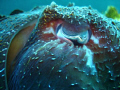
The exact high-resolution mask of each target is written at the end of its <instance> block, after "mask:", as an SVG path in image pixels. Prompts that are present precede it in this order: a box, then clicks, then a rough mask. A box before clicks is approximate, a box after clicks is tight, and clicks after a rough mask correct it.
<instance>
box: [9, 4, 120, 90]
mask: <svg viewBox="0 0 120 90" xmlns="http://www.w3.org/2000/svg"><path fill="white" fill-rule="evenodd" d="M99 14H100V13H98V12H97V11H94V10H93V9H91V8H90V7H77V6H71V7H63V6H58V5H56V4H55V3H52V4H51V5H50V6H47V7H46V8H45V9H44V11H43V12H42V14H41V15H40V17H39V19H38V22H37V23H34V25H33V26H32V27H31V28H32V30H31V29H30V30H31V31H30V33H29V34H27V35H28V36H27V35H26V33H25V32H24V34H25V35H24V39H22V41H21V42H22V47H21V46H20V47H21V48H20V49H19V50H18V51H17V52H18V53H17V55H13V58H12V60H11V64H10V65H9V66H10V67H11V68H10V69H8V71H9V72H10V74H8V87H9V89H10V90H12V89H15V90H16V89H17V90H19V89H20V90H21V89H36V90H38V89H45V90H48V89H51V90H55V89H58V90H61V89H65V90H68V89H69V90H73V89H76V90H77V89H78V90H81V89H88V90H91V89H108V86H111V87H112V88H113V87H115V86H117V85H119V80H118V81H116V82H115V80H116V75H118V72H116V71H115V69H116V70H118V71H119V69H118V68H117V66H118V65H119V64H120V63H118V64H116V62H118V61H117V60H118V59H120V57H119V56H118V54H119V53H120V49H119V42H117V41H118V40H119V38H118V36H115V35H116V32H114V30H112V28H113V27H114V25H113V24H111V23H108V22H107V21H106V20H107V18H106V17H104V16H102V15H101V14H100V15H99ZM106 25H107V26H110V27H106ZM27 30H28V32H29V29H27ZM22 31H24V29H23V30H22ZM112 32H114V34H113V33H112ZM22 35H23V34H22ZM26 36H27V37H26ZM20 40H21V38H20ZM24 40H25V41H24ZM23 42H24V43H23ZM11 44H12V42H11ZM23 44H24V45H23ZM15 45H16V44H15ZM16 46H17V45H16ZM114 46H116V47H114ZM10 49H12V47H10ZM11 55H12V54H8V56H11ZM9 59H10V58H9V57H8V60H9ZM113 63H114V65H113ZM7 64H9V63H7ZM111 67H112V68H111ZM113 72H115V73H114V74H113ZM109 81H111V82H109ZM113 83H114V84H113ZM111 84H112V85H111Z"/></svg>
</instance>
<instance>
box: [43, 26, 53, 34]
mask: <svg viewBox="0 0 120 90" xmlns="http://www.w3.org/2000/svg"><path fill="white" fill-rule="evenodd" d="M50 33H52V34H54V35H55V32H54V30H53V28H52V27H49V28H46V30H45V31H44V34H50Z"/></svg>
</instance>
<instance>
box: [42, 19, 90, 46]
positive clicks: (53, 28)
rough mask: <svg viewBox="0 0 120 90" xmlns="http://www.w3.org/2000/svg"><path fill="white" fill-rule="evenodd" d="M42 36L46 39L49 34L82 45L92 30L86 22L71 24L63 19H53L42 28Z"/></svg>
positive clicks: (85, 42) (63, 40)
mask: <svg viewBox="0 0 120 90" xmlns="http://www.w3.org/2000/svg"><path fill="white" fill-rule="evenodd" d="M42 33H43V34H42V38H43V40H44V41H47V40H48V39H49V38H48V37H49V36H51V37H54V38H58V39H60V40H61V42H67V43H68V44H69V45H74V46H82V45H84V44H87V43H88V42H89V40H90V38H91V36H92V31H91V30H90V26H89V25H88V24H87V23H81V24H78V25H76V24H71V23H68V22H65V21H63V20H60V19H58V20H53V21H51V22H49V23H48V24H47V25H45V27H44V28H43V29H42Z"/></svg>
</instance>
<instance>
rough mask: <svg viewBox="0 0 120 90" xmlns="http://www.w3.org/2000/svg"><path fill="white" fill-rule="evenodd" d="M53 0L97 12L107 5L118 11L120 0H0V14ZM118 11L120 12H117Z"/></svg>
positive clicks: (26, 9)
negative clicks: (89, 7) (72, 3)
mask: <svg viewBox="0 0 120 90" xmlns="http://www.w3.org/2000/svg"><path fill="white" fill-rule="evenodd" d="M52 1H55V2H56V3H57V4H59V5H64V6H66V5H67V4H68V3H69V2H74V3H75V5H77V6H89V5H91V6H92V8H94V9H97V10H98V11H99V12H104V11H106V10H107V6H109V5H112V6H115V7H116V9H117V10H118V12H119V11H120V0H0V14H2V15H8V14H10V13H11V12H12V11H13V10H15V9H20V10H23V11H29V10H30V9H32V8H33V7H35V6H39V5H49V4H50V3H51V2H52ZM119 13H120V12H119Z"/></svg>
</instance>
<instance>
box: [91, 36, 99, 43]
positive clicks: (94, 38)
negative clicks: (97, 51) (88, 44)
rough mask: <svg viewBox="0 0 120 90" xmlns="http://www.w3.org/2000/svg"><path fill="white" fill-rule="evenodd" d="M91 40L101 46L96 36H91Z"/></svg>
mask: <svg viewBox="0 0 120 90" xmlns="http://www.w3.org/2000/svg"><path fill="white" fill-rule="evenodd" d="M91 39H92V40H93V42H94V43H95V44H99V39H98V38H96V37H95V36H94V35H92V36H91Z"/></svg>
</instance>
